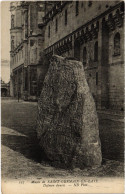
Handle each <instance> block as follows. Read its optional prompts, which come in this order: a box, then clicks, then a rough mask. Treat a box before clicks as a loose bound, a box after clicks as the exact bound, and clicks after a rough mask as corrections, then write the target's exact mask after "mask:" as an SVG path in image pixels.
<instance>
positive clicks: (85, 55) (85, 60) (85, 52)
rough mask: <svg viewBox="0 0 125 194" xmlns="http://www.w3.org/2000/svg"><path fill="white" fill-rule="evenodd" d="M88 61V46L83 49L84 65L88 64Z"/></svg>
mask: <svg viewBox="0 0 125 194" xmlns="http://www.w3.org/2000/svg"><path fill="white" fill-rule="evenodd" d="M86 62H87V51H86V47H84V49H83V65H86Z"/></svg>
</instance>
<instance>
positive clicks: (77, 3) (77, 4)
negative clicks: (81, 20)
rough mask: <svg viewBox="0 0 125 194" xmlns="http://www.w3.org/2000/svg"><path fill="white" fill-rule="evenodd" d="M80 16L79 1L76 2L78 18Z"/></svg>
mask: <svg viewBox="0 0 125 194" xmlns="http://www.w3.org/2000/svg"><path fill="white" fill-rule="evenodd" d="M78 14H79V1H76V16H77V15H78Z"/></svg>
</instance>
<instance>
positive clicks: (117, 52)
mask: <svg viewBox="0 0 125 194" xmlns="http://www.w3.org/2000/svg"><path fill="white" fill-rule="evenodd" d="M114 55H120V34H119V33H116V35H115V37H114Z"/></svg>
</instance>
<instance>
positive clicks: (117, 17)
mask: <svg viewBox="0 0 125 194" xmlns="http://www.w3.org/2000/svg"><path fill="white" fill-rule="evenodd" d="M123 6H124V2H120V3H119V4H117V5H115V6H114V7H111V8H110V9H108V10H107V11H105V12H104V13H102V14H100V15H99V16H97V17H95V18H94V19H92V20H91V21H88V22H87V23H86V24H84V25H82V26H81V27H79V28H78V29H76V30H75V31H73V32H72V33H70V34H69V35H67V36H65V37H64V38H62V39H61V40H59V41H57V42H56V43H54V44H53V45H51V46H49V47H48V48H46V49H45V50H44V51H45V53H46V54H47V55H50V53H53V51H54V50H55V51H57V52H58V51H59V52H60V51H61V53H62V52H65V51H66V48H67V47H68V45H66V46H64V45H65V44H67V40H68V39H72V37H74V41H79V43H80V44H83V42H87V41H90V40H92V39H96V38H97V37H98V31H99V19H102V23H103V20H105V17H107V18H110V14H113V21H112V24H113V22H115V24H117V25H118V26H119V27H120V26H121V25H122V24H123V22H122V20H123ZM109 21H110V20H109ZM110 23H111V22H110ZM56 45H57V47H58V45H61V46H59V47H60V48H59V49H58V50H57V49H56ZM62 46H63V47H62ZM64 47H65V49H64Z"/></svg>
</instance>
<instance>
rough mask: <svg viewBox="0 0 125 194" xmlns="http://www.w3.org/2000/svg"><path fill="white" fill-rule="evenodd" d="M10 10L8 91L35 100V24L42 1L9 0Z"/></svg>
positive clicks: (38, 39) (37, 48)
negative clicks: (9, 73) (17, 0)
mask: <svg viewBox="0 0 125 194" xmlns="http://www.w3.org/2000/svg"><path fill="white" fill-rule="evenodd" d="M10 12H11V29H10V35H11V51H10V56H11V64H10V69H11V81H10V94H11V96H14V97H16V96H17V94H18V92H19V94H20V97H21V98H23V99H29V100H30V99H32V100H35V99H36V97H37V95H38V93H39V90H40V89H39V90H38V82H37V71H39V65H40V64H41V62H40V58H41V48H42V43H43V36H42V31H41V29H40V28H38V24H39V23H41V22H42V20H43V16H44V3H43V2H34V1H32V2H28V1H19V2H16V1H15V2H11V3H10Z"/></svg>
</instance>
